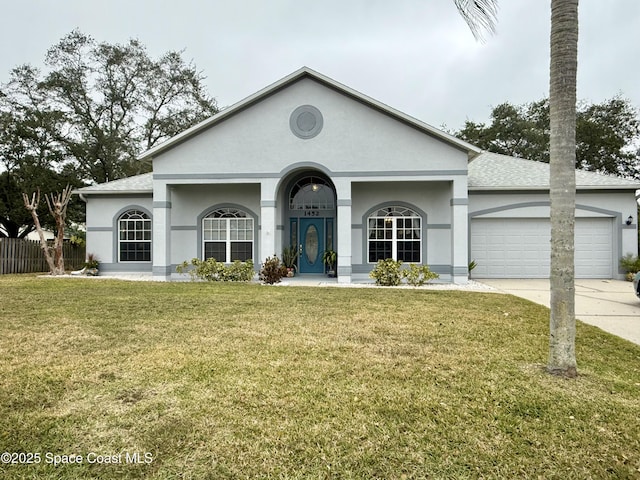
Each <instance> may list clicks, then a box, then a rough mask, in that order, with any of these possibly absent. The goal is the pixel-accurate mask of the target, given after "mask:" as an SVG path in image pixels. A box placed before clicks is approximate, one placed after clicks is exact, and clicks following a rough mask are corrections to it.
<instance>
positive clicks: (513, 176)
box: [468, 152, 640, 191]
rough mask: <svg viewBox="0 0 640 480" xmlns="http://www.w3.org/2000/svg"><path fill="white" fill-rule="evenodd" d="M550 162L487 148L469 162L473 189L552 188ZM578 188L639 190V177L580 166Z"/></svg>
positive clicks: (577, 171) (577, 180) (470, 184)
mask: <svg viewBox="0 0 640 480" xmlns="http://www.w3.org/2000/svg"><path fill="white" fill-rule="evenodd" d="M549 172H550V168H549V164H548V163H543V162H536V161H533V160H525V159H523V158H517V157H509V156H508V155H500V154H498V153H491V152H483V153H482V154H480V155H478V156H477V157H475V158H474V159H473V160H471V162H470V163H469V177H468V178H469V190H470V191H473V190H496V191H499V190H501V191H504V190H548V189H549ZM576 188H577V189H578V190H636V189H640V182H639V181H638V180H627V179H625V178H622V177H617V176H615V175H605V174H602V173H596V172H588V171H586V170H580V169H577V170H576Z"/></svg>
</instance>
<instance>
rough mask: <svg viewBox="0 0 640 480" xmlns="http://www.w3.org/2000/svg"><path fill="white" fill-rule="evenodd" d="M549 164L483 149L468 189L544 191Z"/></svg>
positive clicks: (122, 188) (129, 189)
mask: <svg viewBox="0 0 640 480" xmlns="http://www.w3.org/2000/svg"><path fill="white" fill-rule="evenodd" d="M576 186H577V188H578V189H586V190H589V189H595V190H608V189H611V190H636V189H640V182H639V181H637V180H627V179H625V178H621V177H616V176H614V175H604V174H601V173H595V172H587V171H584V170H576ZM548 188H549V164H547V163H542V162H534V161H532V160H524V159H522V158H516V157H509V156H507V155H500V154H497V153H489V152H484V153H482V154H480V155H478V156H477V157H476V158H474V159H473V160H472V161H471V162H470V163H469V189H470V190H546V189H548ZM152 192H153V173H144V174H142V175H136V176H134V177H128V178H123V179H120V180H114V181H112V182H107V183H100V184H98V185H92V186H90V187H84V188H80V189H78V190H75V193H81V194H84V195H97V194H105V195H109V194H121V193H129V194H131V193H152Z"/></svg>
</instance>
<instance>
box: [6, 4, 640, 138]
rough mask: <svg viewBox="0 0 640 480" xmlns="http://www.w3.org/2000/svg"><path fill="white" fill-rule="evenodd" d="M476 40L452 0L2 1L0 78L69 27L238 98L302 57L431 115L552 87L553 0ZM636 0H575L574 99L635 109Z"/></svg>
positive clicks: (222, 99) (443, 117)
mask: <svg viewBox="0 0 640 480" xmlns="http://www.w3.org/2000/svg"><path fill="white" fill-rule="evenodd" d="M499 3H500V11H499V23H498V31H497V34H496V35H495V36H492V37H488V38H487V41H486V43H484V44H482V43H479V42H476V41H475V40H474V38H473V36H472V35H471V33H470V32H469V30H468V28H467V26H466V24H465V23H464V21H463V20H462V19H461V18H460V17H459V15H458V13H457V11H456V9H455V7H454V6H453V1H452V0H323V1H316V2H309V1H300V0H297V1H294V0H269V1H267V0H201V1H196V0H180V1H177V0H101V1H95V0H55V1H54V0H20V1H14V0H0V6H1V10H0V11H1V12H2V17H1V20H0V22H1V24H2V27H1V28H0V82H5V81H7V80H8V77H9V72H10V70H11V69H12V68H13V67H15V66H17V65H19V64H22V63H30V64H32V65H34V66H42V64H43V60H44V56H45V53H46V51H47V49H48V48H49V47H50V46H52V45H54V44H55V43H57V42H58V41H59V40H60V38H62V37H63V36H64V35H66V34H67V33H69V32H70V31H71V30H73V29H75V28H77V29H79V30H80V31H82V32H83V33H85V34H88V35H91V36H92V37H93V38H94V39H96V40H97V41H106V42H109V43H123V42H126V41H127V40H128V39H129V38H137V39H138V40H140V42H142V43H143V44H144V45H146V47H147V49H148V51H149V53H150V54H151V55H152V56H159V55H160V54H162V53H164V52H166V51H169V50H182V49H184V50H185V52H184V53H183V57H184V58H185V59H187V60H192V61H193V62H194V63H195V65H196V66H197V67H198V69H199V70H201V71H202V72H203V73H204V75H205V76H206V77H207V80H206V83H207V86H208V90H209V93H210V94H211V95H212V96H214V97H215V98H216V99H217V101H218V104H219V105H220V106H229V105H232V104H234V103H236V102H238V101H240V100H242V99H243V98H245V97H246V96H249V95H251V94H252V93H255V92H256V91H258V90H260V89H262V88H264V87H265V86H267V85H269V84H271V83H273V82H275V81H277V80H279V79H280V78H282V77H284V76H286V75H288V74H289V73H291V72H293V71H295V70H297V69H298V68H300V67H302V66H308V67H310V68H312V69H314V70H317V71H319V72H320V73H322V74H324V75H327V76H329V77H331V78H333V79H334V80H336V81H338V82H340V83H343V84H346V85H347V86H349V87H352V88H354V89H356V90H358V91H359V92H361V93H363V94H365V95H368V96H370V97H373V98H375V99H376V100H379V101H381V102H383V103H386V104H388V105H390V106H392V107H394V108H396V109H398V110H401V111H403V112H405V113H407V114H409V115H412V116H414V117H416V118H418V119H420V120H422V121H424V122H427V123H429V124H431V125H433V126H436V127H441V126H443V125H446V127H448V128H450V129H458V128H460V127H462V125H463V123H464V121H465V120H467V119H468V120H473V121H486V120H487V118H488V116H489V114H490V112H491V108H492V107H493V106H496V105H498V104H500V103H502V102H505V101H508V102H511V103H513V104H521V103H527V102H531V101H535V100H539V99H541V98H543V97H545V96H547V95H548V90H549V87H548V70H549V24H550V1H549V0H502V1H501V2H499ZM639 48H640V0H582V1H581V6H580V45H579V60H578V64H579V67H578V97H579V99H583V100H587V101H589V102H600V101H603V100H605V99H608V98H611V97H612V96H614V95H616V94H622V95H623V96H625V97H627V98H629V99H630V100H631V101H632V103H633V105H634V106H635V107H636V108H640V55H639V54H638V50H639Z"/></svg>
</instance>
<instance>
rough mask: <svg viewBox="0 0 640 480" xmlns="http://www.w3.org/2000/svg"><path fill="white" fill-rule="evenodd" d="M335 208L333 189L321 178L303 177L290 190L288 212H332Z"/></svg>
mask: <svg viewBox="0 0 640 480" xmlns="http://www.w3.org/2000/svg"><path fill="white" fill-rule="evenodd" d="M335 206H336V205H335V193H334V191H333V188H331V186H330V185H329V184H328V183H327V182H326V181H325V180H323V179H322V178H319V177H305V178H303V179H301V180H299V181H298V182H296V184H295V185H294V186H293V188H292V189H291V195H290V196H289V209H290V210H332V209H334V208H335Z"/></svg>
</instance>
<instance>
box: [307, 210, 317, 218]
mask: <svg viewBox="0 0 640 480" xmlns="http://www.w3.org/2000/svg"><path fill="white" fill-rule="evenodd" d="M304 216H305V217H319V216H320V212H318V211H317V210H305V211H304Z"/></svg>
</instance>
